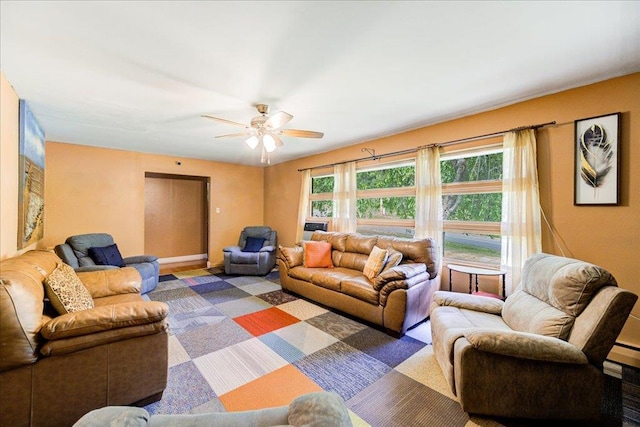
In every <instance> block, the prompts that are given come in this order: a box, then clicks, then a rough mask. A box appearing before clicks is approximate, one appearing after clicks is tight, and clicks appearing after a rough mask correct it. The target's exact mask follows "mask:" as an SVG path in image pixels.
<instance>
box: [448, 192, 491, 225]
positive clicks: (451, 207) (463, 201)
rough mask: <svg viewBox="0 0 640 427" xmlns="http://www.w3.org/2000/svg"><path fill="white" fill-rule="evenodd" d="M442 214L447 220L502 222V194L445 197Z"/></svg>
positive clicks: (451, 195) (452, 195)
mask: <svg viewBox="0 0 640 427" xmlns="http://www.w3.org/2000/svg"><path fill="white" fill-rule="evenodd" d="M442 212H443V218H444V219H445V220H454V221H490V222H500V221H501V219H502V193H480V194H449V195H445V196H442Z"/></svg>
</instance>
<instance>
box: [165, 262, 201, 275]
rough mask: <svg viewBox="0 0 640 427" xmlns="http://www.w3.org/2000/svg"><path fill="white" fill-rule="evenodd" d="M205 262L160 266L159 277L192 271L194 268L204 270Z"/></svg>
mask: <svg viewBox="0 0 640 427" xmlns="http://www.w3.org/2000/svg"><path fill="white" fill-rule="evenodd" d="M206 267H207V261H204V260H203V261H189V262H177V263H173V264H160V275H163V274H171V273H178V272H180V271H187V270H193V269H196V268H206Z"/></svg>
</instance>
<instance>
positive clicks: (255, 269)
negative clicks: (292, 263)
mask: <svg viewBox="0 0 640 427" xmlns="http://www.w3.org/2000/svg"><path fill="white" fill-rule="evenodd" d="M276 247H277V233H276V232H275V231H273V230H272V229H271V228H270V227H263V226H251V227H245V228H244V229H243V230H242V232H241V233H240V238H239V239H238V245H237V246H227V247H226V248H224V249H223V252H224V272H225V273H226V274H240V275H253V276H264V275H266V274H267V273H268V272H270V271H271V270H272V269H273V267H274V266H275V265H276Z"/></svg>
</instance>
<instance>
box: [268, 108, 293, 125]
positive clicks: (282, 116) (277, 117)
mask: <svg viewBox="0 0 640 427" xmlns="http://www.w3.org/2000/svg"><path fill="white" fill-rule="evenodd" d="M291 119H293V116H292V115H291V114H289V113H285V112H284V111H278V112H277V113H275V114H274V115H273V116H271V117H269V119H268V120H267V121H266V122H264V127H266V128H267V129H278V128H279V127H282V126H284V125H286V124H287V123H289V122H290V121H291Z"/></svg>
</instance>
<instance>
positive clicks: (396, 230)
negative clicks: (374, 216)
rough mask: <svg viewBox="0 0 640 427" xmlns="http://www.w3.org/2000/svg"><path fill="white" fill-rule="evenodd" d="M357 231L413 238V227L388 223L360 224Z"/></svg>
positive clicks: (365, 233)
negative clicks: (395, 225) (388, 224)
mask: <svg viewBox="0 0 640 427" xmlns="http://www.w3.org/2000/svg"><path fill="white" fill-rule="evenodd" d="M356 233H359V234H363V235H365V236H392V237H402V238H406V239H412V238H413V228H411V227H390V226H386V225H358V227H357V228H356Z"/></svg>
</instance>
